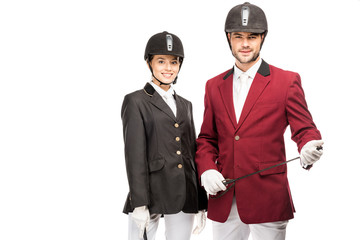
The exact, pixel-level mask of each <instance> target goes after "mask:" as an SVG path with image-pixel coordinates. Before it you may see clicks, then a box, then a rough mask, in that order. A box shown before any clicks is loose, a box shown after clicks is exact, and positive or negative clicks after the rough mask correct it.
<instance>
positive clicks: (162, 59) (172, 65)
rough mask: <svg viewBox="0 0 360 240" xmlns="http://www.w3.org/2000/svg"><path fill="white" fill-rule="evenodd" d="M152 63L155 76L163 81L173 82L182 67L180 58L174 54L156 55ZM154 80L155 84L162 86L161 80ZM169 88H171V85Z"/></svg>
mask: <svg viewBox="0 0 360 240" xmlns="http://www.w3.org/2000/svg"><path fill="white" fill-rule="evenodd" d="M150 65H151V67H152V70H153V74H154V76H155V77H156V78H157V79H159V80H160V81H162V82H163V83H172V82H173V81H174V80H175V78H176V76H177V74H178V72H179V69H180V61H179V58H178V57H176V56H172V55H154V58H153V59H152V60H151V62H150ZM153 80H154V83H155V84H157V85H159V86H160V82H159V81H156V79H153ZM161 86H164V85H161ZM165 86H166V85H165ZM167 88H169V86H168V87H167Z"/></svg>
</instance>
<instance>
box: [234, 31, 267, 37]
mask: <svg viewBox="0 0 360 240" xmlns="http://www.w3.org/2000/svg"><path fill="white" fill-rule="evenodd" d="M233 34H234V35H237V36H245V35H244V34H241V33H236V32H235V33H233ZM258 35H260V33H250V34H249V35H248V36H258Z"/></svg>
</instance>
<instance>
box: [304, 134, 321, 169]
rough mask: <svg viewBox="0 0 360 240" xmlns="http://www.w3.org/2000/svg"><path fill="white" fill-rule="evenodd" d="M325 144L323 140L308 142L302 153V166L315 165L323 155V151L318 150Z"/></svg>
mask: <svg viewBox="0 0 360 240" xmlns="http://www.w3.org/2000/svg"><path fill="white" fill-rule="evenodd" d="M323 144H324V141H323V140H311V141H309V142H307V143H306V144H305V145H304V146H303V147H302V149H301V151H300V160H301V164H302V165H303V166H304V165H305V166H309V165H313V164H314V163H315V162H316V161H318V160H319V159H320V157H321V155H322V154H323V150H322V148H321V149H319V150H318V149H317V148H318V147H321V146H322V145H323Z"/></svg>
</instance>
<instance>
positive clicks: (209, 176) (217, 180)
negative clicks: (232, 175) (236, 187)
mask: <svg viewBox="0 0 360 240" xmlns="http://www.w3.org/2000/svg"><path fill="white" fill-rule="evenodd" d="M223 180H225V179H224V177H223V175H222V174H221V173H219V172H218V171H216V170H215V169H209V170H206V171H205V172H204V173H203V174H201V185H202V186H204V188H205V191H206V192H207V193H208V194H210V195H216V193H217V192H219V191H224V190H226V186H225V185H224V184H223V182H222V181H223Z"/></svg>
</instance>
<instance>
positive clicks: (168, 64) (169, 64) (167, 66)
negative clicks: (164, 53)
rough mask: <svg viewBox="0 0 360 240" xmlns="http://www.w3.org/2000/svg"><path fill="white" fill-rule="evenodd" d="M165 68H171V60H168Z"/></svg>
mask: <svg viewBox="0 0 360 240" xmlns="http://www.w3.org/2000/svg"><path fill="white" fill-rule="evenodd" d="M165 69H166V70H169V71H170V70H171V62H167V63H166V65H165Z"/></svg>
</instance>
